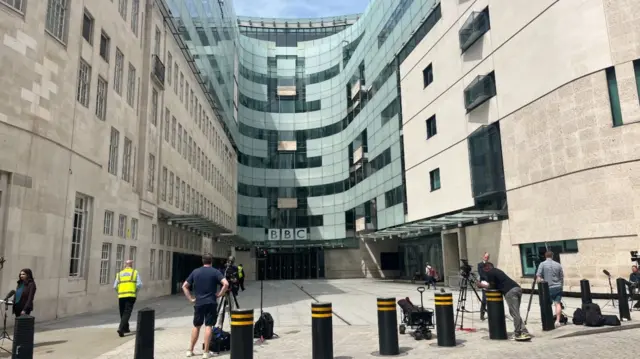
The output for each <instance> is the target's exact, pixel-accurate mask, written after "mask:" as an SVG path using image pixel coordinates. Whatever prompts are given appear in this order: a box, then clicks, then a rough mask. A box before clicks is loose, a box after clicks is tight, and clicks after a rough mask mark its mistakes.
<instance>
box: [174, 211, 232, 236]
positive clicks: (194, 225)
mask: <svg viewBox="0 0 640 359" xmlns="http://www.w3.org/2000/svg"><path fill="white" fill-rule="evenodd" d="M165 220H166V221H167V224H168V225H170V226H177V227H182V228H184V229H185V230H187V231H190V232H196V233H200V234H204V235H208V236H211V237H214V236H218V235H221V234H227V233H231V231H230V230H228V229H226V228H224V227H221V226H220V225H218V224H217V223H215V222H213V221H212V220H210V219H208V218H206V217H204V216H200V215H197V214H185V215H179V216H170V217H167V218H166V219H165Z"/></svg>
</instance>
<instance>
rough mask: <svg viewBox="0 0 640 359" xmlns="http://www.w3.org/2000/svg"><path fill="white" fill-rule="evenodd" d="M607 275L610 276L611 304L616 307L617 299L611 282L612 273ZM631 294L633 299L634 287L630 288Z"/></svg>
mask: <svg viewBox="0 0 640 359" xmlns="http://www.w3.org/2000/svg"><path fill="white" fill-rule="evenodd" d="M607 277H608V278H609V292H610V293H611V304H612V305H613V307H614V308H615V307H616V301H615V299H613V284H611V274H609V275H607ZM629 294H630V295H631V296H632V297H631V298H632V300H633V289H632V288H630V290H629ZM607 304H609V303H607ZM632 304H633V303H632Z"/></svg>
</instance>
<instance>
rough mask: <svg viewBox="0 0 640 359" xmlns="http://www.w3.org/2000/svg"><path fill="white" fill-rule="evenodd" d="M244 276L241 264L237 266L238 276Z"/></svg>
mask: <svg viewBox="0 0 640 359" xmlns="http://www.w3.org/2000/svg"><path fill="white" fill-rule="evenodd" d="M242 277H244V271H243V270H242V266H238V278H242Z"/></svg>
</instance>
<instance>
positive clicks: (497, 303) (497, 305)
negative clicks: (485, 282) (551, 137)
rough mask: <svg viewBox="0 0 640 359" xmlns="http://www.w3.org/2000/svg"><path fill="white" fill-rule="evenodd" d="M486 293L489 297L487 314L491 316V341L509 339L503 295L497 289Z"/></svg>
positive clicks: (488, 290)
mask: <svg viewBox="0 0 640 359" xmlns="http://www.w3.org/2000/svg"><path fill="white" fill-rule="evenodd" d="M485 293H486V295H487V312H488V314H489V315H488V319H489V339H493V340H505V339H508V338H509V337H508V336H507V323H506V322H505V316H504V299H503V298H502V293H501V292H500V291H499V290H496V289H487V290H486V292H485Z"/></svg>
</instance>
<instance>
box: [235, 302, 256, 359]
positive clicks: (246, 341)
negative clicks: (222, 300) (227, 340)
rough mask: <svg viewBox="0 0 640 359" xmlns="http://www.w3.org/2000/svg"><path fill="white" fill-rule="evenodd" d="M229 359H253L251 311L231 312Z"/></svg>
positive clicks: (239, 310)
mask: <svg viewBox="0 0 640 359" xmlns="http://www.w3.org/2000/svg"><path fill="white" fill-rule="evenodd" d="M231 359H253V309H238V310H233V311H231Z"/></svg>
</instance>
